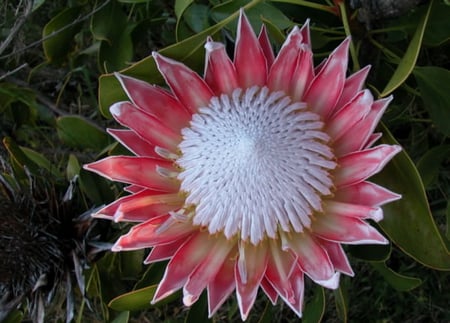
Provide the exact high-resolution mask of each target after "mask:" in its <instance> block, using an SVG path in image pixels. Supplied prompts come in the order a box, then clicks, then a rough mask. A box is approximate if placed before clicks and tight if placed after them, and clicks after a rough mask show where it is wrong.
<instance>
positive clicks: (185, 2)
mask: <svg viewBox="0 0 450 323" xmlns="http://www.w3.org/2000/svg"><path fill="white" fill-rule="evenodd" d="M193 2H194V0H175V6H174V10H175V15H176V16H177V19H178V20H179V19H181V16H182V15H183V12H184V11H185V10H186V9H187V8H188V7H189V6H190V5H191V4H192V3H193Z"/></svg>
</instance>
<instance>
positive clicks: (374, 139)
mask: <svg viewBox="0 0 450 323" xmlns="http://www.w3.org/2000/svg"><path fill="white" fill-rule="evenodd" d="M381 137H383V134H382V133H381V132H376V133H373V134H371V135H370V137H369V138H368V139H367V142H366V144H365V145H364V146H363V147H361V148H362V149H367V148H371V147H372V146H373V145H374V144H375V143H376V142H377V141H378V140H379V139H380V138H381Z"/></svg>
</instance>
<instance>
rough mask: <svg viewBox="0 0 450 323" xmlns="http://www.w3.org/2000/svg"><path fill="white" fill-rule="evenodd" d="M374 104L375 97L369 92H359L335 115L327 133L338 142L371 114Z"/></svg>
mask: <svg viewBox="0 0 450 323" xmlns="http://www.w3.org/2000/svg"><path fill="white" fill-rule="evenodd" d="M372 103H373V96H372V94H371V93H370V91H369V90H364V91H361V92H359V93H358V94H357V95H356V96H354V97H353V99H352V100H350V102H348V103H347V104H346V105H345V106H344V107H343V108H342V109H340V110H339V112H337V113H335V114H333V116H332V117H331V118H330V119H329V121H328V122H327V125H326V128H325V131H326V132H327V133H328V134H329V135H330V138H332V140H333V141H336V140H338V139H339V138H340V137H341V136H343V135H344V134H345V133H346V132H348V131H349V130H351V129H352V127H353V126H354V125H355V124H357V123H358V122H359V121H361V120H362V119H363V118H364V117H365V116H366V115H367V114H368V113H369V112H370V107H371V106H372Z"/></svg>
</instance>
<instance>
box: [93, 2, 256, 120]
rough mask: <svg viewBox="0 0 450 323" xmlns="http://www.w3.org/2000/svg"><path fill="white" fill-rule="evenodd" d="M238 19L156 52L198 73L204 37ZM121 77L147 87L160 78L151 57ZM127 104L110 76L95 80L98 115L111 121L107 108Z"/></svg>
mask: <svg viewBox="0 0 450 323" xmlns="http://www.w3.org/2000/svg"><path fill="white" fill-rule="evenodd" d="M260 1H261V0H253V1H251V2H249V3H248V4H247V5H246V6H244V7H243V8H244V9H245V8H251V7H252V6H254V5H256V4H257V3H258V2H260ZM238 15H239V11H236V12H234V13H233V14H231V15H229V16H228V17H227V18H225V19H224V20H222V21H221V22H219V23H217V24H216V25H214V26H211V27H209V28H208V29H206V30H204V31H202V32H201V33H198V34H196V35H194V36H192V37H189V38H187V39H185V40H183V41H181V42H179V43H176V44H174V45H171V46H169V47H166V48H164V49H162V50H160V51H159V53H161V54H162V55H164V56H168V57H171V58H173V59H175V60H178V61H180V62H183V63H185V64H187V65H188V66H189V67H190V68H191V69H193V70H200V69H202V68H203V64H204V48H203V45H204V44H205V40H206V38H207V37H208V36H211V37H212V36H214V35H215V34H216V33H217V32H219V31H220V30H221V29H222V28H223V27H224V26H226V25H227V24H228V23H230V22H231V21H233V20H235V19H236V18H237V17H238ZM121 73H123V74H125V75H129V76H132V77H135V78H138V79H141V80H144V81H147V82H149V83H151V84H162V83H163V78H162V76H161V75H160V73H159V71H158V69H157V68H156V64H155V61H154V59H153V56H149V57H146V58H144V59H143V60H141V61H139V62H137V63H135V64H134V65H132V66H130V67H129V68H127V69H124V70H122V71H121ZM123 100H127V97H126V95H125V93H124V91H123V90H122V88H121V87H120V83H119V82H118V81H117V79H116V78H115V77H114V75H112V74H107V75H102V76H101V77H100V80H99V106H100V111H101V113H102V114H103V115H104V116H105V117H108V118H111V114H110V112H109V110H108V109H109V107H110V106H111V105H112V104H113V103H115V102H118V101H123Z"/></svg>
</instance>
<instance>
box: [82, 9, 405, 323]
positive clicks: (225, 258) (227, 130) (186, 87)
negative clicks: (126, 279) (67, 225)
mask: <svg viewBox="0 0 450 323" xmlns="http://www.w3.org/2000/svg"><path fill="white" fill-rule="evenodd" d="M349 43H350V39H349V38H347V39H345V40H344V41H343V42H342V44H341V45H339V47H337V48H336V49H335V50H334V51H333V52H332V53H331V54H330V56H329V57H328V58H327V59H326V60H325V61H324V62H323V63H322V64H320V65H319V66H318V67H314V66H313V59H312V56H313V54H312V51H311V44H310V35H309V24H308V23H306V24H305V25H304V26H303V27H302V28H297V27H294V28H293V30H292V31H291V32H290V34H289V35H288V37H287V39H286V41H285V43H284V44H283V46H282V48H281V50H280V52H279V53H278V55H277V56H276V57H275V56H274V54H273V51H272V48H271V46H270V42H269V40H268V37H267V33H266V30H265V28H264V27H263V28H262V30H261V33H260V34H259V36H256V35H255V33H254V32H253V30H252V27H251V26H250V24H249V22H248V20H247V18H246V16H245V14H244V13H243V12H241V15H240V18H239V22H238V32H237V39H236V46H235V53H234V59H233V60H231V59H230V58H229V57H228V55H227V53H226V51H225V47H224V45H223V44H221V43H218V42H214V41H213V40H212V39H207V41H206V45H205V48H206V66H205V72H204V77H203V78H202V77H200V76H199V75H198V74H196V73H195V72H193V71H192V70H191V69H189V68H188V67H186V66H185V65H183V64H181V63H179V62H176V61H174V60H172V59H169V58H167V57H163V56H162V55H160V54H158V53H154V54H153V57H154V59H155V61H156V64H157V66H158V69H159V71H160V72H161V74H162V75H163V76H164V79H165V81H166V83H167V84H168V86H169V87H170V92H168V91H166V90H164V89H162V88H159V87H157V86H153V85H149V84H147V83H145V82H143V81H140V80H137V79H134V78H131V77H128V76H125V75H120V74H116V77H117V79H118V80H119V81H120V83H121V85H122V87H123V89H124V91H125V92H126V94H127V95H128V97H129V100H130V101H129V102H128V101H127V102H117V103H115V104H114V105H113V106H112V107H111V108H110V111H111V113H112V115H113V117H114V118H115V119H116V120H117V121H118V122H119V123H120V124H121V125H123V126H124V127H125V129H121V130H117V129H116V130H114V129H109V132H110V133H111V135H113V136H114V137H115V138H116V139H117V140H118V141H120V142H121V143H122V144H123V145H124V146H126V147H127V148H128V149H129V150H130V151H132V152H133V153H134V154H135V156H111V157H108V158H105V159H103V160H100V161H97V162H94V163H91V164H88V165H85V168H86V169H88V170H90V171H93V172H96V173H98V174H100V175H102V176H104V177H107V178H109V179H111V180H114V181H120V182H123V183H127V184H130V186H128V187H127V188H126V189H127V191H128V192H130V193H131V194H130V195H127V196H125V197H122V198H120V199H118V200H117V201H115V202H113V203H111V204H110V205H108V206H106V207H104V208H103V209H102V210H100V211H98V213H97V214H95V216H97V217H101V218H106V219H111V220H114V221H128V222H139V223H138V224H136V225H135V226H134V227H133V228H132V229H131V230H130V232H129V233H128V234H126V235H124V236H122V237H121V238H120V239H119V240H118V241H117V242H116V244H115V245H114V247H113V251H122V250H135V249H142V248H152V249H151V252H150V254H149V255H148V257H147V259H146V260H145V263H153V262H157V261H162V260H169V263H168V265H167V268H166V272H165V275H164V278H163V279H162V281H161V282H160V284H159V287H158V289H157V291H156V294H155V296H154V299H153V303H156V302H158V301H159V300H161V299H163V298H165V297H166V296H168V295H170V294H172V293H174V292H175V291H177V290H179V289H183V295H184V297H183V302H184V304H185V305H186V306H190V305H192V304H193V303H194V302H195V301H196V300H197V299H198V298H199V296H200V294H201V293H202V292H203V290H205V289H207V292H208V303H209V315H210V316H212V315H213V314H214V313H215V312H216V311H217V310H218V309H219V307H220V306H221V305H222V304H223V302H224V301H225V300H226V299H227V298H228V297H229V296H230V294H232V293H233V291H235V292H236V296H237V301H238V305H239V308H240V312H241V317H242V319H243V320H245V319H246V318H247V317H248V315H249V312H250V310H251V308H252V306H253V304H254V302H255V299H256V296H257V292H258V290H259V288H260V287H261V289H262V290H263V291H264V292H265V294H266V295H267V297H268V298H269V299H270V300H271V301H272V302H273V303H275V302H276V301H277V299H278V297H280V298H281V299H282V300H283V301H284V302H285V303H286V304H287V305H288V306H289V307H290V308H292V310H293V311H294V312H295V313H296V314H297V315H298V316H301V315H302V306H303V293H304V279H305V278H304V276H305V275H306V276H308V277H309V279H311V280H313V281H314V282H315V283H317V284H319V285H322V286H324V287H327V288H332V289H334V288H337V287H338V285H339V276H340V274H341V273H343V274H345V275H349V276H353V270H352V268H351V267H350V264H349V262H348V260H347V257H346V255H345V253H344V250H343V247H342V245H343V244H385V243H387V242H388V241H387V239H386V238H385V237H384V236H383V235H382V234H380V233H379V232H378V231H377V230H376V229H375V228H374V227H372V226H371V225H370V224H369V222H368V220H372V221H380V220H381V219H382V218H383V211H382V209H381V208H380V206H381V205H383V204H385V203H387V202H391V201H393V200H396V199H398V198H399V197H400V196H399V195H397V194H395V193H392V192H390V191H388V190H387V189H385V188H383V187H380V186H378V185H376V184H374V183H371V182H369V181H367V179H368V178H369V177H371V176H372V175H374V174H376V173H378V172H379V171H380V170H381V169H382V168H383V167H384V166H385V164H386V163H387V162H388V161H389V160H390V159H391V158H392V157H393V156H394V155H395V154H397V153H398V152H399V151H400V147H398V146H391V145H378V146H374V147H373V146H372V143H373V142H374V141H375V140H376V139H378V138H379V134H374V133H373V131H374V129H375V126H376V125H377V123H378V122H379V120H380V118H381V115H382V114H383V112H384V110H385V109H386V107H387V105H388V104H389V102H390V101H391V98H387V99H381V100H374V98H373V96H372V94H371V93H370V92H369V90H367V89H364V88H363V84H364V81H365V78H366V76H367V74H368V72H369V68H364V69H362V70H360V71H359V72H357V73H355V74H353V75H351V76H349V77H346V72H347V62H348V47H349Z"/></svg>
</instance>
